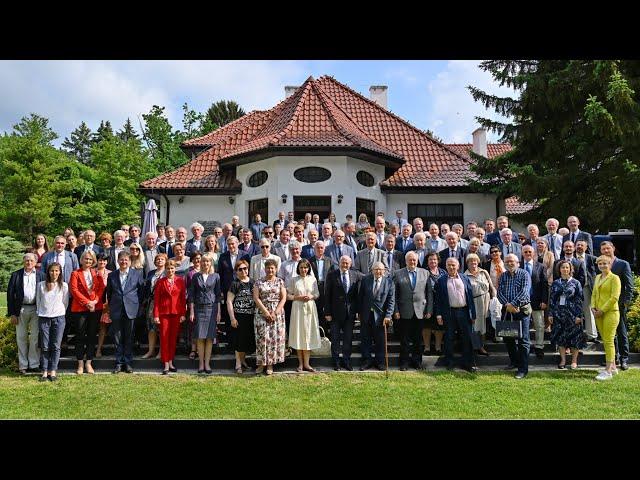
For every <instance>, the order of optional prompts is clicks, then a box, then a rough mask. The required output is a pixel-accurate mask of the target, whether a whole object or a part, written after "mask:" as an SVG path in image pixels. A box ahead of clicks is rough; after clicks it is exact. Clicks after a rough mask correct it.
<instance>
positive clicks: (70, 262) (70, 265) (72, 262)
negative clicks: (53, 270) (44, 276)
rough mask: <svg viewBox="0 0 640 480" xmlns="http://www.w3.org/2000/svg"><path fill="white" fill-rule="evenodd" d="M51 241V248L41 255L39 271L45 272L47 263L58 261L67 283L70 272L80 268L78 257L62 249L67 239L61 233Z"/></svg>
mask: <svg viewBox="0 0 640 480" xmlns="http://www.w3.org/2000/svg"><path fill="white" fill-rule="evenodd" d="M53 242H54V247H53V250H51V251H50V252H48V253H45V254H44V257H42V267H41V269H40V271H41V272H46V271H47V267H48V266H49V264H51V263H53V262H58V263H59V264H60V265H61V266H62V278H63V279H64V281H65V282H66V283H67V285H68V284H69V280H70V279H71V272H73V271H74V270H77V269H78V268H80V264H79V263H78V257H77V256H76V254H75V253H73V252H70V251H69V250H65V249H64V247H66V246H67V239H66V238H64V237H63V236H62V235H58V236H57V237H56V238H55V239H54V241H53ZM69 294H71V290H69Z"/></svg>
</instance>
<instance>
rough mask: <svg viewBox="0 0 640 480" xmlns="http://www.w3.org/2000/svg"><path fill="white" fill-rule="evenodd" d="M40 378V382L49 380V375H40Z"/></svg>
mask: <svg viewBox="0 0 640 480" xmlns="http://www.w3.org/2000/svg"><path fill="white" fill-rule="evenodd" d="M38 380H39V381H40V382H46V381H47V380H49V375H47V376H46V377H40V378H39V379H38Z"/></svg>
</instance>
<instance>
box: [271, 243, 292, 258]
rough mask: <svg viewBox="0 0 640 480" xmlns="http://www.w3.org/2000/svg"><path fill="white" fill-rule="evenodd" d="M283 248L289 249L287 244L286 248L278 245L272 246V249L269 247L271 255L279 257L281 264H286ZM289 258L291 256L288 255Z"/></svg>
mask: <svg viewBox="0 0 640 480" xmlns="http://www.w3.org/2000/svg"><path fill="white" fill-rule="evenodd" d="M285 248H286V249H289V244H287V245H286V246H283V245H282V244H280V243H278V244H277V245H274V246H273V247H271V253H273V254H274V255H277V256H279V257H280V260H282V261H283V262H286V261H287V260H288V259H287V257H285V255H284V249H285ZM289 258H291V254H289Z"/></svg>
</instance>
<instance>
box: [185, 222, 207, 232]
mask: <svg viewBox="0 0 640 480" xmlns="http://www.w3.org/2000/svg"><path fill="white" fill-rule="evenodd" d="M194 228H199V229H201V230H202V231H204V227H203V226H202V224H201V223H198V222H193V223H192V224H191V226H190V227H189V230H193V229H194Z"/></svg>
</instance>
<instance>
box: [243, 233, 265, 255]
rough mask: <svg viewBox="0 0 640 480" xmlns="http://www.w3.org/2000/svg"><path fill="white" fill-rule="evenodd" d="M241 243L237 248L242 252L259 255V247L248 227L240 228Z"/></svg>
mask: <svg viewBox="0 0 640 480" xmlns="http://www.w3.org/2000/svg"><path fill="white" fill-rule="evenodd" d="M241 235H242V243H240V244H239V245H238V249H239V250H240V251H242V252H244V253H245V254H246V255H249V257H253V256H255V255H260V247H259V246H258V242H255V241H253V239H252V237H253V233H252V232H251V230H249V229H248V228H243V229H242V233H241Z"/></svg>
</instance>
